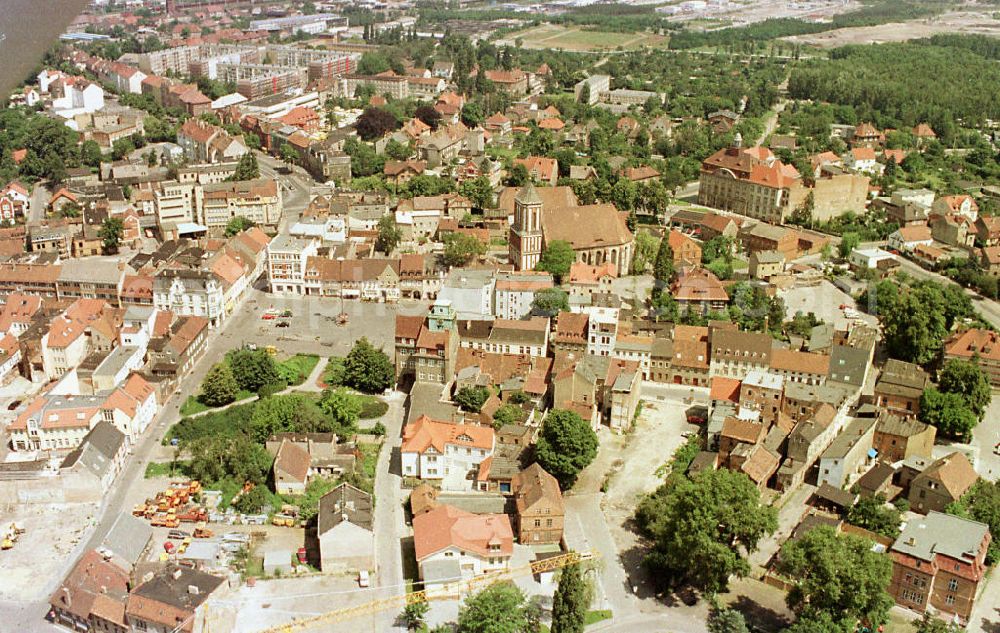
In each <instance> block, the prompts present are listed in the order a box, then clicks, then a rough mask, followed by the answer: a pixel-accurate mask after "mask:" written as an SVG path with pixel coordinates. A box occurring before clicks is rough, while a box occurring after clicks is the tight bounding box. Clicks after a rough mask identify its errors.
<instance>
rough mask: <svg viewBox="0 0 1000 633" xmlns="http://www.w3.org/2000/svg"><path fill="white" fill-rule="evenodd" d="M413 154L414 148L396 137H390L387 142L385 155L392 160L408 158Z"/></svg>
mask: <svg viewBox="0 0 1000 633" xmlns="http://www.w3.org/2000/svg"><path fill="white" fill-rule="evenodd" d="M412 154H413V150H412V149H410V146H409V144H406V145H404V144H403V143H400V142H399V141H397V140H396V139H394V138H393V139H389V142H388V143H386V144H385V155H386V156H388V157H389V158H391V159H392V160H406V159H407V158H409V157H410V156H411V155H412Z"/></svg>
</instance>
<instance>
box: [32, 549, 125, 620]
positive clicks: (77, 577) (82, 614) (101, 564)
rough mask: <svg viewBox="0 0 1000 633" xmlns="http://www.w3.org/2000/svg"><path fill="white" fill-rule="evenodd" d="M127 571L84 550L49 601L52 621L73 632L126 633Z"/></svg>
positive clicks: (96, 553) (94, 551) (96, 554)
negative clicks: (101, 632) (100, 632)
mask: <svg viewBox="0 0 1000 633" xmlns="http://www.w3.org/2000/svg"><path fill="white" fill-rule="evenodd" d="M130 586H131V580H130V578H129V570H128V569H125V568H123V567H122V566H121V565H119V564H118V563H117V562H115V561H112V560H108V559H107V558H105V557H104V556H103V555H102V554H101V553H100V552H98V551H96V550H87V551H86V552H84V554H83V556H81V557H80V560H79V561H77V563H76V565H74V566H73V569H72V570H70V572H69V574H68V575H67V576H66V578H65V579H63V581H62V582H61V583H60V584H59V586H58V588H56V590H55V592H53V594H52V596H51V597H50V598H49V606H50V607H51V608H52V621H53V622H54V623H56V624H59V625H62V626H64V627H66V628H68V629H70V630H74V631H103V632H106V633H127V632H128V631H130V630H131V628H130V626H129V625H130V623H129V622H128V621H127V620H126V618H125V605H126V603H127V602H128V593H129V587H130Z"/></svg>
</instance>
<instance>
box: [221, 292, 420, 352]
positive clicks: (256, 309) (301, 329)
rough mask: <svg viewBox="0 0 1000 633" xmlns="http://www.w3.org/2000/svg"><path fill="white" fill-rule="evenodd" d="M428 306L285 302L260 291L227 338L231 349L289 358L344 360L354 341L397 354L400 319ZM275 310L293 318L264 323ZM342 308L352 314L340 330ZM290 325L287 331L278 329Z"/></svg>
mask: <svg viewBox="0 0 1000 633" xmlns="http://www.w3.org/2000/svg"><path fill="white" fill-rule="evenodd" d="M428 305H429V302H426V301H413V300H406V301H401V302H400V303H398V304H391V303H368V302H363V301H358V300H345V301H344V302H343V304H341V301H340V299H335V298H330V297H280V296H277V295H272V294H269V293H265V292H262V291H259V290H254V291H253V294H252V295H251V297H250V298H249V300H248V301H247V303H246V304H245V305H244V306H243V308H242V309H241V310H240V311H239V312H237V313H236V314H234V315H232V316H231V317H230V320H231V321H232V322H231V324H230V326H229V327H227V328H226V332H225V333H223V334H222V337H223V339H224V340H227V341H231V342H232V347H239V346H241V345H244V344H254V345H258V346H265V345H274V346H275V347H277V348H278V349H279V350H281V352H283V353H287V354H319V355H320V356H343V355H345V354H347V352H349V351H350V349H351V346H352V345H354V342H355V341H356V340H358V339H360V338H361V337H363V336H366V337H368V340H369V341H371V342H372V344H373V345H375V346H376V347H381V348H383V349H384V350H385V351H386V353H389V354H390V356H391V354H392V348H393V333H394V332H395V320H396V314H424V313H425V312H426V310H427V306H428ZM270 309H274V310H278V311H285V310H289V311H291V313H292V316H291V317H289V318H280V317H279V318H276V319H270V320H265V319H263V318H262V317H263V315H264V313H265V312H267V311H268V310H270ZM341 309H343V311H344V312H346V313H347V315H348V322H347V324H346V325H337V323H336V317H337V315H338V314H340V312H341ZM278 323H287V324H288V327H279V326H278Z"/></svg>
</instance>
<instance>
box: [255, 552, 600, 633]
mask: <svg viewBox="0 0 1000 633" xmlns="http://www.w3.org/2000/svg"><path fill="white" fill-rule="evenodd" d="M597 558H599V554H596V553H593V552H569V553H567V554H562V555H559V556H553V557H551V558H546V559H543V560H537V561H534V562H531V563H529V564H527V565H522V566H520V567H514V568H511V569H505V570H502V571H496V572H491V573H488V574H483V575H481V576H477V577H475V578H470V579H468V580H459V581H455V582H453V583H448V584H446V585H443V586H442V587H441V588H440V589H439V588H435V589H423V590H421V591H414V592H411V593H406V594H403V595H399V596H391V597H389V598H382V599H380V600H372V601H371V602H366V603H364V604H359V605H355V606H353V607H345V608H343V609H336V610H334V611H328V612H326V613H321V614H320V615H315V616H312V617H308V618H301V619H298V620H295V621H293V622H289V623H287V624H282V625H279V626H273V627H270V628H267V629H263V630H261V631H259V633H293V632H294V631H305V630H308V629H311V628H313V627H320V626H321V625H325V624H329V623H331V622H341V621H343V620H349V619H351V618H356V617H359V616H362V615H368V614H371V613H378V612H380V611H388V610H392V609H401V608H403V607H405V606H406V605H409V604H414V603H418V602H429V601H431V600H441V599H448V598H453V597H454V596H455V595H457V594H460V593H463V592H464V593H467V592H471V591H478V590H479V589H482V588H484V587H488V586H489V585H492V584H494V583H497V582H501V581H504V580H512V579H514V578H517V577H519V576H525V575H528V574H541V573H544V572H548V571H555V570H556V569H562V568H563V567H566V566H568V565H574V564H576V563H582V562H587V561H592V560H596V559H597Z"/></svg>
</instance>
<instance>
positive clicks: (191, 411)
mask: <svg viewBox="0 0 1000 633" xmlns="http://www.w3.org/2000/svg"><path fill="white" fill-rule="evenodd" d="M256 395H257V394H255V393H254V392H252V391H247V390H245V389H240V390H239V391H237V392H236V400H234V401H233V402H237V401H239V400H246V399H247V398H253V397H254V396H256ZM223 406H225V405H223ZM214 408H216V407H210V406H208V405H207V404H205V403H203V402H201V401H200V400H198V396H188V399H187V400H185V401H184V404H182V405H181V415H182V416H185V415H195V414H196V413H203V412H205V411H208V410H210V409H214Z"/></svg>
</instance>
